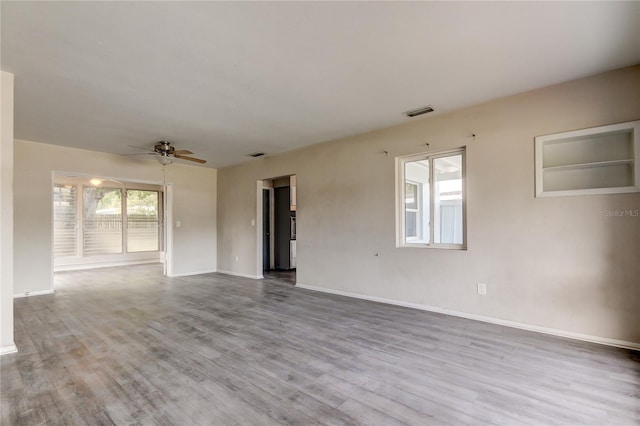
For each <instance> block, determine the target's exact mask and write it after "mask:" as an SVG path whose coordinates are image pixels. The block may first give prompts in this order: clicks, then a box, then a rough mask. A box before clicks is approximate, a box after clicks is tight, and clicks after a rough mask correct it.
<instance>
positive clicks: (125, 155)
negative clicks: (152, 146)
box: [120, 152, 160, 157]
mask: <svg viewBox="0 0 640 426" xmlns="http://www.w3.org/2000/svg"><path fill="white" fill-rule="evenodd" d="M120 155H121V156H123V157H130V156H133V155H160V154H158V153H157V152H137V153H135V154H120Z"/></svg>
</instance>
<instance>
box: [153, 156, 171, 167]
mask: <svg viewBox="0 0 640 426" xmlns="http://www.w3.org/2000/svg"><path fill="white" fill-rule="evenodd" d="M156 158H157V159H158V162H160V164H162V165H163V166H168V165H169V164H173V160H172V159H171V157H169V156H168V155H165V154H162V155H158V156H157V157H156Z"/></svg>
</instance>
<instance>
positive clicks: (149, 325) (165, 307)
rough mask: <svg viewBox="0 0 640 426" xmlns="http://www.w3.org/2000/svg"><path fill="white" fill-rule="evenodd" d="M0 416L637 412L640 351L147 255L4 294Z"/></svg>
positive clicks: (518, 419)
mask: <svg viewBox="0 0 640 426" xmlns="http://www.w3.org/2000/svg"><path fill="white" fill-rule="evenodd" d="M15 326H16V344H17V346H18V349H19V353H17V354H10V355H5V356H2V357H1V358H0V363H1V366H2V370H1V378H2V384H1V400H2V416H1V418H0V422H1V423H2V425H39V424H60V425H74V424H91V425H94V424H95V425H97V424H118V425H122V424H161V425H169V424H175V425H235V424H243V425H269V424H300V425H312V424H329V425H336V424H348V425H351V424H366V425H398V424H414V425H429V424H433V425H439V424H453V425H463V424H464V425H468V424H506V425H517V424H535V425H552V424H571V425H587V424H593V425H604V424H615V425H632V424H640V355H639V354H638V353H637V352H633V351H629V350H623V349H616V348H611V347H606V346H600V345H596V344H590V343H583V342H578V341H572V340H566V339H561V338H556V337H551V336H545V335H540V334H536V333H531V332H526V331H521V330H516V329H511V328H506V327H501V326H496V325H491V324H485V323H481V322H475V321H470V320H465V319H461V318H455V317H449V316H445V315H439V314H434V313H428V312H421V311H416V310H412V309H407V308H402V307H397V306H389V305H383V304H378V303H373V302H368V301H362V300H354V299H349V298H345V297H340V296H334V295H327V294H321V293H316V292H312V291H308V290H303V289H299V288H296V287H293V286H291V285H290V284H287V283H282V282H279V281H278V280H277V279H266V280H263V281H254V280H248V279H243V278H236V277H230V276H225V275H221V274H207V275H200V276H193V277H184V278H165V277H162V275H161V270H160V268H159V267H158V265H142V266H134V267H126V268H110V269H100V270H94V271H80V272H65V273H60V274H58V275H57V276H56V294H55V295H50V296H37V297H31V298H25V299H18V300H16V301H15Z"/></svg>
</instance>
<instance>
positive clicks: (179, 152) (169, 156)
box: [127, 141, 207, 164]
mask: <svg viewBox="0 0 640 426" xmlns="http://www.w3.org/2000/svg"><path fill="white" fill-rule="evenodd" d="M129 146H130V147H131V148H136V149H143V150H145V151H149V152H147V153H146V154H149V155H155V156H156V157H157V158H158V161H159V162H160V163H161V164H171V163H172V162H173V158H178V159H180V160H187V161H193V162H196V163H200V164H204V163H206V162H207V160H203V159H201V158H195V157H189V154H193V152H191V151H189V150H186V149H176V148H175V147H174V146H173V145H171V142H169V141H159V142H156V144H155V145H154V146H153V151H151V150H149V149H147V148H141V147H139V146H133V145H129ZM127 155H140V154H127Z"/></svg>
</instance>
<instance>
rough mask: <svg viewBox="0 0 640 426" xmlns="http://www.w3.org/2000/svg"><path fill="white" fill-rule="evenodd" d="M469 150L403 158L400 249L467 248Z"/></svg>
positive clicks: (399, 225)
mask: <svg viewBox="0 0 640 426" xmlns="http://www.w3.org/2000/svg"><path fill="white" fill-rule="evenodd" d="M464 154H465V150H464V148H462V149H458V150H455V151H448V152H443V153H440V154H419V155H412V156H409V157H400V158H398V159H397V161H398V190H399V197H398V200H399V203H398V215H397V218H398V246H400V247H439V248H465V247H466V237H465V235H466V232H465V217H466V213H465V192H464V191H465V158H464Z"/></svg>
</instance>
